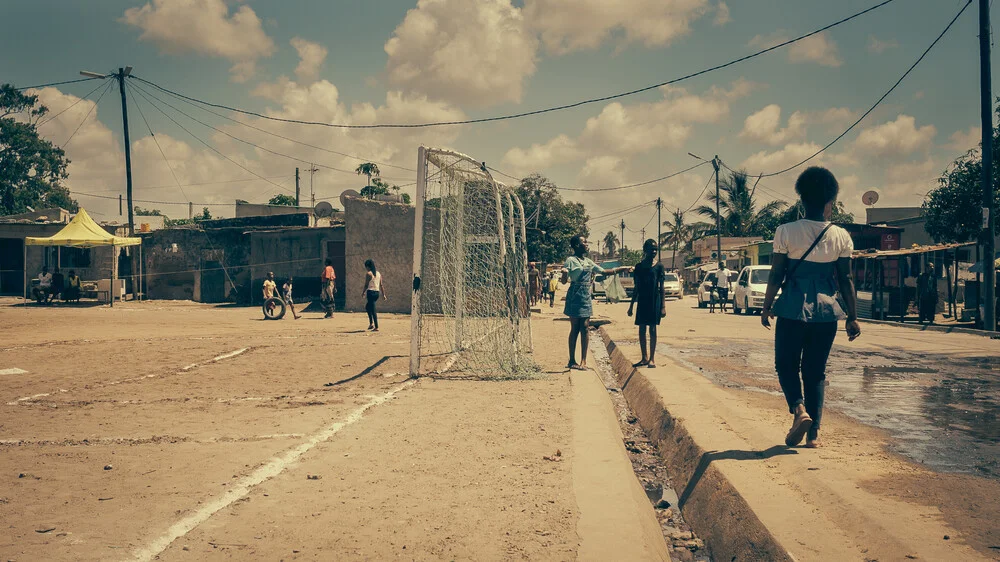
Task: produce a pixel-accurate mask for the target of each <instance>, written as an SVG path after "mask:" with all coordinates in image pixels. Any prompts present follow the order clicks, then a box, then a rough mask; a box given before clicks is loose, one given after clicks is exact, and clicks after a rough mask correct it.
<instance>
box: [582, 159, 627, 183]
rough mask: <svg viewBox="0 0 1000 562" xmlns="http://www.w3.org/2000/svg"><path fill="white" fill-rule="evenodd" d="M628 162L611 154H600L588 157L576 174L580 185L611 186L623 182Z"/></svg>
mask: <svg viewBox="0 0 1000 562" xmlns="http://www.w3.org/2000/svg"><path fill="white" fill-rule="evenodd" d="M628 169H629V166H628V162H627V161H626V160H625V159H624V158H622V157H620V156H614V155H611V154H602V155H599V156H593V157H591V158H588V159H587V161H586V162H585V163H584V164H583V169H581V170H580V174H579V175H578V176H577V181H578V182H579V183H580V185H587V186H590V185H597V186H605V187H606V186H613V185H621V184H624V183H625V176H626V174H627V173H628Z"/></svg>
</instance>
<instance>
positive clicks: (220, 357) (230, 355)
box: [0, 347, 250, 406]
mask: <svg viewBox="0 0 1000 562" xmlns="http://www.w3.org/2000/svg"><path fill="white" fill-rule="evenodd" d="M248 351H250V348H249V347H241V348H240V349H237V350H235V351H230V352H229V353H223V354H222V355H218V356H216V357H213V358H211V359H209V360H208V361H202V362H200V363H192V364H190V365H188V366H187V367H183V368H182V369H181V370H180V372H182V373H186V372H188V371H190V370H191V369H194V368H195V367H201V366H202V365H208V364H210V363H218V362H219V361H225V360H226V359H231V358H233V357H236V356H237V355H243V354H244V353H246V352H248ZM0 374H2V373H0ZM157 376H159V375H156V374H152V375H142V376H141V377H132V378H130V379H122V380H120V381H111V382H108V383H104V384H95V385H93V386H91V387H90V388H104V387H107V386H115V385H119V384H126V383H130V382H136V381H141V380H145V379H154V378H156V377H157ZM59 392H69V391H68V390H62V389H60V390H59ZM48 395H49V394H48V393H46V394H36V395H34V396H25V397H24V398H18V399H17V400H16V401H15V402H7V405H8V406H13V405H16V404H17V403H18V402H24V401H25V400H34V399H35V398H41V397H43V396H48Z"/></svg>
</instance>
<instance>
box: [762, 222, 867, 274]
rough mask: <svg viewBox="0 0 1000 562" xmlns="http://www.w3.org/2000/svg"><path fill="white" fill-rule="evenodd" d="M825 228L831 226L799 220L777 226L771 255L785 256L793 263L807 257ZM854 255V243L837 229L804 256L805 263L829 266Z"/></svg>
mask: <svg viewBox="0 0 1000 562" xmlns="http://www.w3.org/2000/svg"><path fill="white" fill-rule="evenodd" d="M828 224H830V223H828V222H824V221H813V220H808V219H801V220H797V221H795V222H790V223H788V224H783V225H781V226H779V227H778V229H777V230H776V231H775V232H774V250H773V251H774V253H775V254H786V255H788V259H792V260H797V259H802V254H804V253H806V250H808V249H809V246H812V243H813V241H815V240H816V237H817V236H819V233H820V232H821V231H822V230H823V229H824V228H826V225H828ZM853 251H854V241H853V240H851V235H850V234H848V233H847V231H846V230H844V229H843V228H840V227H839V226H832V227H830V230H828V231H826V234H824V235H823V239H822V240H820V242H819V244H816V247H815V248H813V251H812V252H809V255H808V256H806V261H811V262H818V263H830V262H832V261H837V259H839V258H849V257H851V252H853Z"/></svg>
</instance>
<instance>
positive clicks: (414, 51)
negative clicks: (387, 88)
mask: <svg viewBox="0 0 1000 562" xmlns="http://www.w3.org/2000/svg"><path fill="white" fill-rule="evenodd" d="M537 49H538V39H537V38H536V37H535V36H534V34H532V33H531V32H529V31H528V30H527V29H526V27H525V22H524V17H523V15H522V14H521V10H519V9H517V8H515V7H514V6H512V5H511V3H510V0H478V1H476V2H468V1H465V0H419V2H418V3H417V7H416V8H414V9H412V10H410V11H409V12H407V13H406V17H405V18H404V19H403V22H402V23H400V24H399V26H398V27H396V30H395V31H394V32H393V36H392V37H391V38H390V39H389V40H388V41H387V42H386V43H385V52H386V54H388V55H389V60H388V62H387V64H386V71H387V74H388V81H389V84H391V85H393V86H395V87H398V88H403V89H406V90H410V91H414V92H419V93H421V94H425V95H427V96H429V97H431V98H434V99H439V100H443V101H447V102H451V103H455V104H460V105H468V106H476V107H484V106H490V105H496V104H499V103H504V102H520V101H521V96H522V92H523V86H524V80H525V79H526V78H527V77H529V76H531V75H532V74H534V72H535V53H536V51H537Z"/></svg>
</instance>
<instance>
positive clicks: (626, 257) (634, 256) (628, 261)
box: [619, 247, 642, 266]
mask: <svg viewBox="0 0 1000 562" xmlns="http://www.w3.org/2000/svg"><path fill="white" fill-rule="evenodd" d="M619 261H620V262H621V264H622V265H627V266H633V265H635V264H637V263H639V262H641V261H642V251H641V250H633V249H631V248H628V247H626V248H622V255H621V258H620V259H619Z"/></svg>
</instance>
